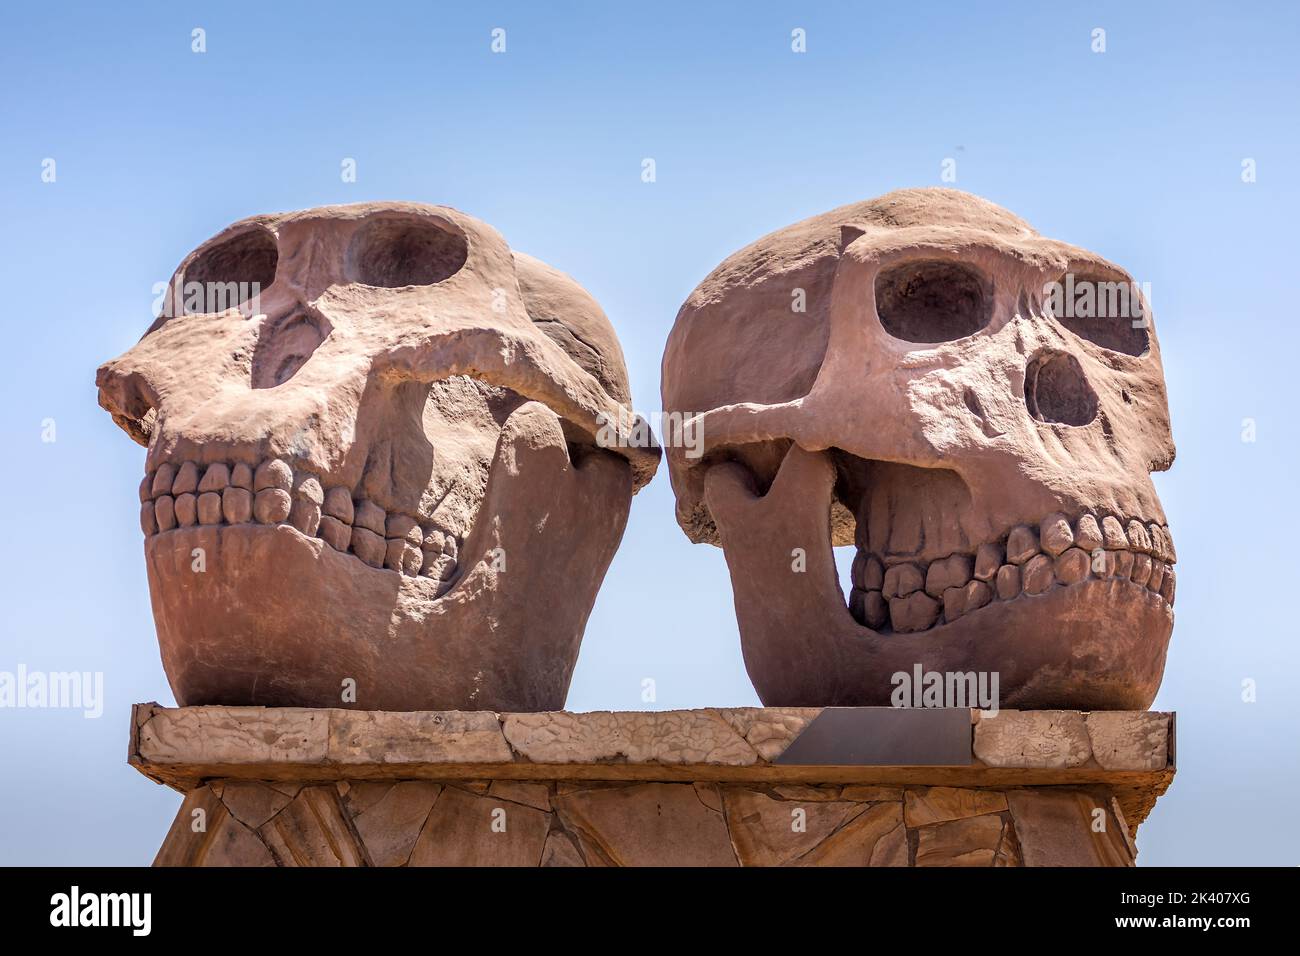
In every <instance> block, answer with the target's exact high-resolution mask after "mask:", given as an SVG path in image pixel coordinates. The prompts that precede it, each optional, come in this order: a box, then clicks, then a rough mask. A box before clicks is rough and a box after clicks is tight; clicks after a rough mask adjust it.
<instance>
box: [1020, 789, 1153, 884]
mask: <svg viewBox="0 0 1300 956" xmlns="http://www.w3.org/2000/svg"><path fill="white" fill-rule="evenodd" d="M1007 802H1008V803H1009V804H1010V807H1011V817H1012V819H1013V820H1014V821H1015V828H1016V836H1017V837H1018V839H1019V842H1020V848H1021V853H1022V854H1023V857H1024V864H1025V866H1132V865H1134V863H1135V859H1134V856H1135V854H1134V853H1133V852H1132V850H1131V849H1130V846H1131V844H1130V843H1129V841H1128V839H1127V838H1126V836H1125V834H1124V832H1123V831H1124V828H1123V826H1122V825H1121V823H1120V821H1119V820H1117V819H1116V818H1115V816H1114V815H1113V814H1112V813H1110V812H1109V810H1110V808H1109V799H1108V797H1107V796H1106V795H1104V794H1093V793H1088V792H1084V791H1068V790H1067V791H1061V790H1047V789H1042V790H1013V791H1011V792H1009V793H1008V794H1007ZM1098 827H1101V828H1102V829H1100V830H1099V829H1098Z"/></svg>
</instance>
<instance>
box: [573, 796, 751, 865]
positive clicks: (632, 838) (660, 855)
mask: <svg viewBox="0 0 1300 956" xmlns="http://www.w3.org/2000/svg"><path fill="white" fill-rule="evenodd" d="M556 809H557V810H558V811H559V815H560V818H561V819H562V820H563V821H564V822H565V825H566V827H568V828H570V829H572V830H574V831H576V833H577V835H578V839H579V842H580V843H581V845H582V846H583V848H584V849H586V850H588V851H591V852H594V853H596V854H597V855H598V856H599V857H600V858H602V859H603V860H605V861H607V862H608V863H610V864H613V865H615V866H735V865H736V862H737V861H736V854H735V852H734V851H733V850H732V847H731V840H730V838H729V837H728V835H727V826H726V823H725V822H724V820H723V815H722V814H721V813H719V812H718V811H717V810H714V809H712V808H711V807H708V806H706V805H705V804H704V802H703V801H702V800H701V799H700V798H699V796H698V795H697V794H696V792H695V788H694V787H693V786H691V785H690V784H667V783H647V784H633V785H630V786H626V787H606V788H600V789H590V790H582V791H578V792H575V793H568V794H565V795H564V796H562V797H558V798H557V799H556Z"/></svg>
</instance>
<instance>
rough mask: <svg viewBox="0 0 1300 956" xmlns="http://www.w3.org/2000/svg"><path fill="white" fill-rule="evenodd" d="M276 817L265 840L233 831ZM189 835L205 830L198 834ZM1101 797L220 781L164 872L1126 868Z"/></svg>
mask: <svg viewBox="0 0 1300 956" xmlns="http://www.w3.org/2000/svg"><path fill="white" fill-rule="evenodd" d="M226 801H228V802H229V804H233V805H236V806H238V807H239V808H240V813H241V814H242V815H243V816H244V818H245V820H247V819H257V818H259V817H261V816H263V815H265V814H267V813H270V817H269V818H268V819H267V820H265V821H264V822H263V823H262V824H261V825H260V826H258V827H251V826H248V825H247V824H246V823H245V822H243V821H241V820H240V819H238V818H236V816H235V814H234V813H233V812H232V811H231V809H230V805H228V803H227V802H226ZM196 821H198V822H197V823H196ZM1136 855H1137V849H1136V845H1135V844H1134V842H1133V840H1132V836H1131V834H1130V833H1129V830H1128V828H1127V825H1126V821H1125V819H1124V813H1123V810H1122V809H1121V807H1120V803H1119V800H1118V799H1117V798H1116V797H1115V796H1114V794H1113V793H1112V792H1111V790H1110V789H1109V788H1107V787H1103V786H1097V785H1093V786H1087V787H1034V788H1015V787H1012V788H1005V789H1000V790H997V789H984V790H973V789H966V788H952V787H911V786H902V787H887V786H861V785H850V786H845V787H838V786H810V785H803V784H801V785H780V784H778V785H764V784H747V785H736V784H714V783H707V782H702V781H696V782H694V783H677V782H653V783H618V782H610V781H549V782H541V781H510V780H491V781H489V780H465V781H449V782H445V783H435V782H431V781H424V780H403V781H397V782H395V783H392V782H377V781H365V780H346V781H340V782H338V783H337V784H336V785H333V786H318V785H311V786H302V787H299V788H298V789H297V790H296V791H295V790H294V789H293V787H290V786H287V785H285V784H283V783H276V784H261V783H253V782H249V781H240V780H218V781H213V782H212V783H211V784H208V785H204V786H200V787H196V788H195V789H194V790H193V791H191V792H190V794H188V795H187V797H186V799H185V802H184V804H183V805H182V807H181V809H180V811H179V812H178V813H177V816H176V820H175V822H174V823H173V824H172V827H171V830H170V831H169V832H168V835H167V838H166V840H165V841H164V844H163V847H162V849H161V850H160V851H159V852H158V855H157V858H156V860H155V865H157V866H529V867H532V866H556V867H568V866H727V867H731V866H736V865H741V866H899V867H902V866H1020V865H1027V866H1132V865H1133V864H1134V862H1135V859H1136Z"/></svg>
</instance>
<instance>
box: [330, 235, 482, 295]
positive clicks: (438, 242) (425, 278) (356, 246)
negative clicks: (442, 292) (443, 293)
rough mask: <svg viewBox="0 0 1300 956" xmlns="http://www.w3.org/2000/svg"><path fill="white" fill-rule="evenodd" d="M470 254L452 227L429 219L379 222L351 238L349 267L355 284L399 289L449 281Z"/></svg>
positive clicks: (462, 237)
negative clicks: (361, 283)
mask: <svg viewBox="0 0 1300 956" xmlns="http://www.w3.org/2000/svg"><path fill="white" fill-rule="evenodd" d="M468 254H469V249H468V245H467V243H466V241H465V237H464V235H462V234H461V233H460V232H456V231H452V229H451V228H450V227H445V226H442V225H439V224H438V223H436V222H433V221H430V220H427V219H377V220H374V221H372V222H369V223H367V224H366V225H364V226H362V227H361V228H360V229H358V230H357V233H356V235H355V236H353V237H352V242H351V244H350V245H349V247H348V264H349V267H350V272H351V275H352V276H353V277H354V278H355V279H356V281H358V282H363V283H365V284H366V285H373V286H378V287H380V288H382V289H398V288H401V287H402V286H412V285H433V284H434V283H437V282H441V281H443V280H444V279H449V278H451V277H452V276H454V275H455V274H456V273H457V272H459V271H460V269H461V267H462V266H463V265H465V258H466V256H467V255H468Z"/></svg>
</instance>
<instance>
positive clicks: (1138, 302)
mask: <svg viewBox="0 0 1300 956" xmlns="http://www.w3.org/2000/svg"><path fill="white" fill-rule="evenodd" d="M1043 291H1044V301H1045V302H1046V304H1047V311H1048V312H1050V313H1051V315H1052V318H1054V319H1056V321H1057V322H1059V323H1061V324H1062V325H1063V326H1065V327H1066V328H1067V329H1069V330H1070V331H1071V332H1073V333H1074V334H1075V335H1077V336H1079V338H1081V339H1087V340H1088V341H1089V342H1092V343H1093V344H1095V345H1100V346H1101V347H1102V348H1104V349H1110V350H1111V351H1112V352H1123V353H1124V354H1125V355H1145V354H1146V351H1147V349H1148V348H1150V347H1151V333H1150V332H1149V331H1148V326H1149V322H1148V321H1147V314H1146V303H1145V301H1144V300H1143V298H1142V293H1141V291H1140V290H1139V289H1138V285H1137V283H1136V282H1133V281H1132V280H1130V279H1124V278H1117V277H1114V276H1105V275H1098V274H1088V273H1073V272H1068V273H1066V274H1065V275H1064V276H1062V277H1061V278H1059V279H1058V280H1057V281H1055V282H1050V283H1048V284H1047V287H1046V288H1045V289H1044V290H1043Z"/></svg>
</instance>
